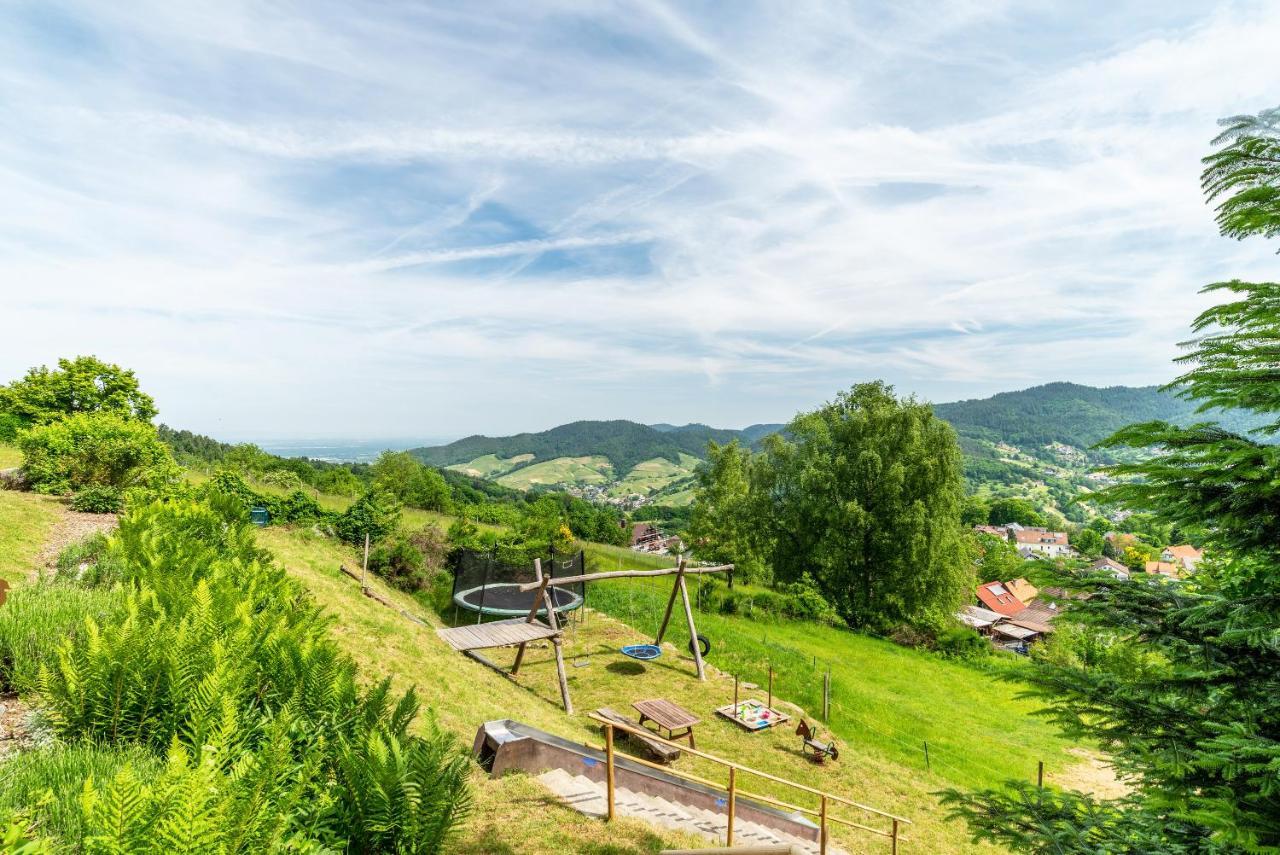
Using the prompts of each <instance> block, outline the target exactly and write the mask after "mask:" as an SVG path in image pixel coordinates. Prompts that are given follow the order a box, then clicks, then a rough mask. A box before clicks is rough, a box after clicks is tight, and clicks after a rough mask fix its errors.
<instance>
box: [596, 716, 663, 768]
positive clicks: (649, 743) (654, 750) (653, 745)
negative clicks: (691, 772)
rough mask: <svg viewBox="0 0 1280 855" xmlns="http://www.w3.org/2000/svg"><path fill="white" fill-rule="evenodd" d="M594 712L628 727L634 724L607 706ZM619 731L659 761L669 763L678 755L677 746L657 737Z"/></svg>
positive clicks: (634, 724)
mask: <svg viewBox="0 0 1280 855" xmlns="http://www.w3.org/2000/svg"><path fill="white" fill-rule="evenodd" d="M596 714H597V715H599V716H600V717H601V718H606V719H608V720H609V721H611V722H613V723H614V724H625V725H627V726H628V727H635V726H636V723H635V722H634V721H632V720H631V719H629V718H627V717H626V716H625V715H621V714H620V713H617V712H614V711H613V710H611V709H610V708H609V707H600V709H598V710H596ZM621 732H622V733H623V734H624V735H626V736H629V737H631V739H633V740H634V741H635V742H637V743H639V744H640V745H641V746H643V747H644V749H645V751H647V752H648V753H649V755H650V756H651V757H653V759H654V760H657V761H658V762H659V763H670V762H672V761H674V760H676V759H677V758H679V756H680V749H679V748H672V747H671V746H670V745H667V744H666V743H664V742H659V741H658V740H657V739H654V738H652V737H648V736H641V735H640V734H638V733H633V732H631V731H628V730H624V731H621Z"/></svg>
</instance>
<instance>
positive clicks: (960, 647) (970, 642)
mask: <svg viewBox="0 0 1280 855" xmlns="http://www.w3.org/2000/svg"><path fill="white" fill-rule="evenodd" d="M935 643H936V645H937V650H938V652H939V653H941V654H942V655H943V656H947V657H950V658H952V659H985V658H987V657H988V656H990V655H991V654H992V652H993V648H992V647H991V642H990V641H988V640H987V639H985V638H983V637H982V636H981V635H979V634H978V633H977V632H976V631H974V630H972V629H970V628H969V627H967V626H954V627H948V628H947V629H944V630H943V631H942V632H940V633H938V638H937V641H936V642H935Z"/></svg>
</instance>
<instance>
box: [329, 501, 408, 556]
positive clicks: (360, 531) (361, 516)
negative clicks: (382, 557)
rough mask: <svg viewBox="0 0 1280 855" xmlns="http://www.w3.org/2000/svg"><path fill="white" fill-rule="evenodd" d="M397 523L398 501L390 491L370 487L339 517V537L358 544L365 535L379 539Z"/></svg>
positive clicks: (374, 540) (398, 514)
mask: <svg viewBox="0 0 1280 855" xmlns="http://www.w3.org/2000/svg"><path fill="white" fill-rule="evenodd" d="M399 525H400V502H399V501H397V500H396V497H395V496H393V495H391V494H390V493H385V492H383V491H381V490H369V491H367V492H366V493H365V494H364V495H362V496H361V497H360V498H358V499H356V500H355V502H353V503H352V505H351V507H349V508H347V510H346V512H345V513H343V514H342V515H341V516H339V517H338V521H337V524H336V530H337V533H338V537H340V538H342V539H343V540H345V541H346V542H347V543H351V544H355V545H360V544H363V543H364V538H365V535H366V534H367V535H368V536H369V540H370V541H372V542H375V543H376V542H377V541H379V540H382V539H383V538H384V537H386V536H387V535H388V534H390V533H391V532H393V531H395V530H396V528H397V527H398V526H399Z"/></svg>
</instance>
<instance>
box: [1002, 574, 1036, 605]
mask: <svg viewBox="0 0 1280 855" xmlns="http://www.w3.org/2000/svg"><path fill="white" fill-rule="evenodd" d="M1005 587H1006V588H1008V589H1009V593H1010V594H1013V595H1014V596H1015V597H1017V598H1018V599H1019V600H1022V602H1024V603H1030V602H1031V601H1032V600H1034V599H1035V598H1036V594H1038V593H1040V591H1039V590H1038V589H1037V588H1036V586H1035V585H1032V584H1031V583H1030V582H1028V581H1027V580H1026V579H1014V580H1012V581H1009V582H1006V583H1005Z"/></svg>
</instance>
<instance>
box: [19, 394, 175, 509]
mask: <svg viewBox="0 0 1280 855" xmlns="http://www.w3.org/2000/svg"><path fill="white" fill-rule="evenodd" d="M18 446H19V447H20V448H21V449H22V454H23V462H22V474H23V476H24V477H25V478H26V479H27V482H28V483H29V484H30V485H31V488H32V489H33V490H35V491H37V492H40V493H52V494H59V495H60V494H65V493H70V492H72V491H75V490H79V489H82V488H84V487H91V486H107V487H115V488H118V489H122V488H125V487H132V486H144V487H151V488H156V487H160V486H162V485H164V484H166V483H168V482H172V481H176V480H178V479H179V477H180V476H181V472H180V471H179V469H178V465H177V464H176V463H174V461H173V457H172V456H171V455H170V453H169V448H168V446H166V445H165V444H164V443H163V442H161V441H160V438H159V437H158V436H157V435H156V429H155V427H154V426H152V425H151V424H149V423H147V422H139V421H132V420H129V419H126V418H123V417H121V416H118V415H112V414H109V413H75V414H74V415H70V416H67V417H66V418H63V419H59V420H58V421H55V422H50V423H49V424H44V425H38V426H36V427H33V428H30V429H28V430H25V431H23V432H22V433H21V434H20V435H19V436H18Z"/></svg>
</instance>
